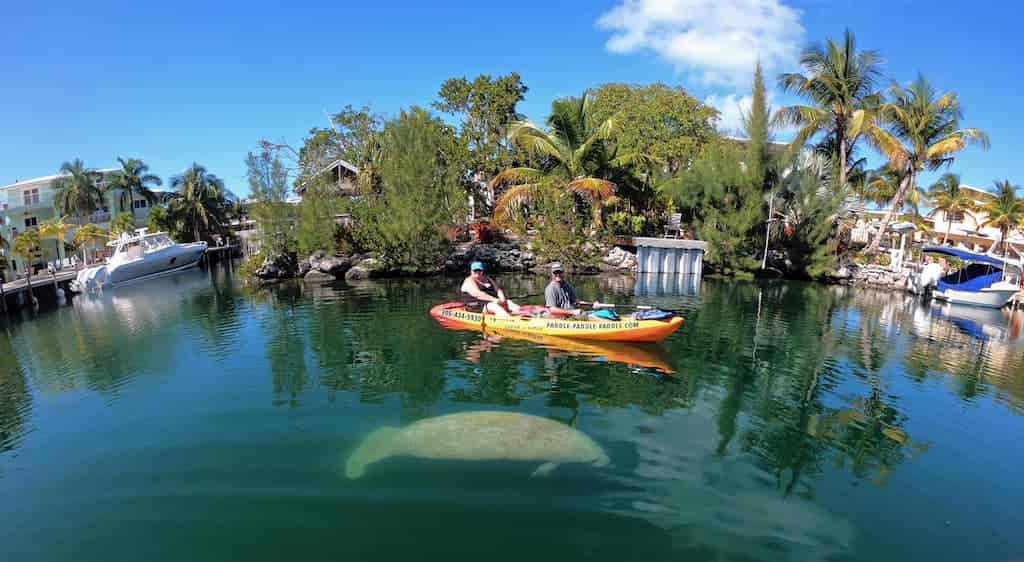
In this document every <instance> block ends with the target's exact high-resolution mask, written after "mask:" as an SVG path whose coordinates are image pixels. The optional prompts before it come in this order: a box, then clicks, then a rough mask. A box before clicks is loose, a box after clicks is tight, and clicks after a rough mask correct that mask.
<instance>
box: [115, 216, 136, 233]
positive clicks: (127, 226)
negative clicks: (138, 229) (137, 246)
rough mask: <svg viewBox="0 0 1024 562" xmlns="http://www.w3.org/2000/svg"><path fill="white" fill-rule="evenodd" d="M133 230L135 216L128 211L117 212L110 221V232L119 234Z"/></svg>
mask: <svg viewBox="0 0 1024 562" xmlns="http://www.w3.org/2000/svg"><path fill="white" fill-rule="evenodd" d="M133 230H135V217H134V216H132V215H130V214H128V213H118V214H117V216H115V217H114V220H112V221H110V234H111V235H112V236H119V235H121V234H122V233H124V232H132V231H133Z"/></svg>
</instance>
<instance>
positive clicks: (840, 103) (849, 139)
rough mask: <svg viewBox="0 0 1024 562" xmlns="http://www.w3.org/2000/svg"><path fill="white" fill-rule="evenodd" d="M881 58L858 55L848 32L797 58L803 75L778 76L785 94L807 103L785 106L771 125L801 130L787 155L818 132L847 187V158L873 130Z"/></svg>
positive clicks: (872, 53) (866, 53)
mask: <svg viewBox="0 0 1024 562" xmlns="http://www.w3.org/2000/svg"><path fill="white" fill-rule="evenodd" d="M881 62H882V60H881V57H880V55H879V54H878V52H877V51H858V50H857V46H856V42H855V41H854V37H853V33H851V32H850V31H849V30H847V31H846V34H845V36H844V41H843V44H842V45H840V44H838V43H836V42H835V41H833V40H831V39H830V40H829V41H828V43H826V45H825V48H824V49H822V48H821V47H819V46H812V47H809V48H807V49H806V50H804V52H803V54H802V55H801V56H800V64H801V65H802V66H803V67H804V69H805V71H806V74H800V73H798V72H792V73H786V74H782V75H781V76H779V85H780V86H782V89H783V90H785V91H787V92H793V93H796V94H798V95H800V96H802V97H804V98H806V99H807V100H808V101H809V102H810V105H793V106H789V107H783V108H781V109H779V111H778V112H777V113H776V115H775V118H774V121H775V123H776V124H780V125H792V126H796V127H798V128H799V130H798V131H797V134H796V136H795V137H793V141H792V142H791V143H790V149H791V151H794V152H795V151H796V150H798V149H799V148H800V147H802V146H803V145H804V144H805V143H806V142H807V141H808V140H809V139H810V138H811V137H813V136H815V135H816V134H818V133H822V134H824V135H825V143H826V144H828V145H830V146H831V147H832V150H834V151H835V152H834V153H832V154H830V156H831V157H833V158H837V161H836V168H837V171H838V174H837V176H838V182H837V184H836V187H842V186H845V185H846V176H847V160H848V159H849V157H850V155H851V154H852V153H853V149H854V146H855V145H856V143H857V140H858V139H859V138H860V136H861V135H864V134H867V135H869V136H870V135H873V134H874V133H875V132H876V130H877V125H876V111H877V108H878V106H879V105H880V104H881V96H879V94H878V93H877V92H876V91H875V83H876V82H877V80H878V79H879V77H880V76H881V73H880V72H879V70H878V68H879V66H880V65H881Z"/></svg>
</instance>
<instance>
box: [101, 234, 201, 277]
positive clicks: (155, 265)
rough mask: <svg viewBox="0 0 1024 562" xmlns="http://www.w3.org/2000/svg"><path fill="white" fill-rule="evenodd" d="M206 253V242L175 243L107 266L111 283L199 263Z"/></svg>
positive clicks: (176, 269) (168, 271)
mask: <svg viewBox="0 0 1024 562" xmlns="http://www.w3.org/2000/svg"><path fill="white" fill-rule="evenodd" d="M205 253H206V244H203V243H197V244H175V245H173V246H168V247H167V248H163V249H160V250H158V251H156V252H152V253H148V254H145V255H144V256H143V257H140V258H138V259H134V260H131V261H126V262H121V263H118V264H117V265H113V266H107V267H108V272H109V273H108V277H109V279H110V284H111V285H114V286H116V285H120V284H122V283H127V282H130V281H135V280H139V279H142V278H149V277H151V276H154V275H159V274H162V273H170V272H173V271H180V270H183V269H188V268H190V267H193V266H195V265H197V264H198V263H199V260H200V259H202V257H203V254H205Z"/></svg>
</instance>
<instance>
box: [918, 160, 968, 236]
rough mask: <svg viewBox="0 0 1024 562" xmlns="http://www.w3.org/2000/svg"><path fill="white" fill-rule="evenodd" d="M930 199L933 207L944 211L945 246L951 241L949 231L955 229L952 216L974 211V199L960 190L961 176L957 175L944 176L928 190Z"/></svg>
mask: <svg viewBox="0 0 1024 562" xmlns="http://www.w3.org/2000/svg"><path fill="white" fill-rule="evenodd" d="M928 197H929V198H931V200H932V207H933V208H934V209H935V210H936V211H942V212H943V214H944V216H945V218H946V234H945V235H944V236H943V237H942V244H943V245H945V244H946V241H947V240H949V231H950V230H952V229H953V221H952V220H950V215H952V214H954V213H969V212H971V211H974V209H975V207H976V205H975V203H974V199H973V198H972V197H971V196H970V195H969V194H968V193H967V192H966V191H964V190H962V189H960V176H959V175H957V174H943V176H942V177H941V178H939V181H937V182H935V183H933V184H932V186H931V187H930V188H928Z"/></svg>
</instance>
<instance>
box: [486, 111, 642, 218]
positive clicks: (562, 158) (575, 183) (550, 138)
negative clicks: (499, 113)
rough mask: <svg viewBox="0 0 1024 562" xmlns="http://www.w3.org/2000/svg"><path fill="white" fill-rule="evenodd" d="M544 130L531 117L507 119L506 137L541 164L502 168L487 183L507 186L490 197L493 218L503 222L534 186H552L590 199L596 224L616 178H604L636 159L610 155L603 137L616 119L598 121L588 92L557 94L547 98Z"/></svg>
mask: <svg viewBox="0 0 1024 562" xmlns="http://www.w3.org/2000/svg"><path fill="white" fill-rule="evenodd" d="M547 125H548V129H547V130H545V129H543V128H541V127H540V126H538V125H537V124H535V123H533V122H532V121H530V120H523V121H515V122H513V123H512V124H510V125H509V128H508V129H509V131H508V136H509V140H510V141H511V142H512V143H513V144H514V145H516V146H518V147H520V148H522V149H523V150H525V151H526V152H528V153H530V154H531V155H534V156H536V157H537V158H538V159H539V161H540V164H539V165H538V166H536V167H514V168H506V169H505V170H502V171H501V172H500V173H499V174H498V175H496V176H495V177H494V179H492V180H491V187H492V188H495V187H498V186H506V189H505V192H504V193H502V194H501V196H500V197H499V198H498V200H497V201H496V202H495V209H494V214H495V220H496V221H498V222H506V221H508V220H509V219H511V218H512V217H513V216H514V215H515V213H516V212H517V211H519V210H520V209H522V208H524V207H527V206H529V205H530V203H531V202H532V201H533V199H534V197H535V196H536V195H538V192H539V190H544V189H557V190H559V191H563V192H568V193H571V194H574V195H578V196H580V197H583V198H584V199H587V200H588V201H589V202H590V205H591V209H592V215H593V226H594V227H599V226H600V224H601V203H602V201H604V200H605V199H607V198H609V197H611V196H612V195H614V194H615V188H616V186H615V183H613V182H611V181H608V180H607V179H603V177H602V176H607V175H608V173H609V169H610V168H611V167H612V166H615V165H621V164H625V163H627V162H632V161H636V160H638V159H639V158H640V157H639V155H637V154H635V153H630V154H624V155H621V156H615V154H614V152H613V151H611V150H610V149H609V147H608V145H607V144H606V142H605V141H608V140H609V139H610V138H611V136H612V133H613V132H614V130H615V119H614V118H613V117H609V118H607V119H605V120H604V121H602V122H600V123H597V122H595V119H594V118H593V116H592V112H591V101H590V96H589V93H588V92H583V95H582V96H580V97H578V98H565V99H558V100H555V101H554V102H552V104H551V115H550V116H549V117H548V119H547Z"/></svg>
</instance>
